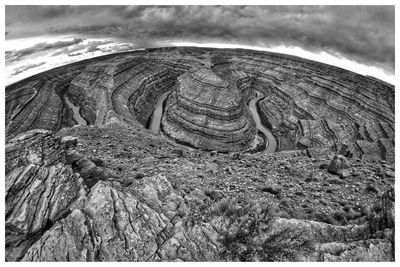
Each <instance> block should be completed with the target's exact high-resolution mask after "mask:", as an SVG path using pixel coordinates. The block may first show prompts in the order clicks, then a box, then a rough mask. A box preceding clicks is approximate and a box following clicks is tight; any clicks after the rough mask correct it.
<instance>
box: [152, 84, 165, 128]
mask: <svg viewBox="0 0 400 267" xmlns="http://www.w3.org/2000/svg"><path fill="white" fill-rule="evenodd" d="M169 93H170V91H167V92H165V93H164V94H162V95H161V96H160V97H159V98H158V100H157V103H156V106H155V107H154V111H153V115H152V118H151V123H150V129H151V131H152V132H153V133H154V134H159V133H160V125H161V118H162V115H163V103H164V101H165V99H166V98H167V96H168V95H169Z"/></svg>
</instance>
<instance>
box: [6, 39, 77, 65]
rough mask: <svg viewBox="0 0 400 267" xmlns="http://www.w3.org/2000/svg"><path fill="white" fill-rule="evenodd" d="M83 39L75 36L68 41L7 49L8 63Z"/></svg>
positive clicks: (62, 47)
mask: <svg viewBox="0 0 400 267" xmlns="http://www.w3.org/2000/svg"><path fill="white" fill-rule="evenodd" d="M82 41H83V40H82V39H81V38H75V39H73V40H68V41H57V42H53V43H38V44H36V45H34V46H31V47H28V48H24V49H20V50H12V51H6V63H11V62H15V61H19V60H21V59H23V58H25V57H28V56H30V55H33V54H35V53H40V52H46V53H47V52H49V51H50V50H54V49H60V48H61V49H64V48H66V47H68V46H71V45H74V44H79V43H80V42H82Z"/></svg>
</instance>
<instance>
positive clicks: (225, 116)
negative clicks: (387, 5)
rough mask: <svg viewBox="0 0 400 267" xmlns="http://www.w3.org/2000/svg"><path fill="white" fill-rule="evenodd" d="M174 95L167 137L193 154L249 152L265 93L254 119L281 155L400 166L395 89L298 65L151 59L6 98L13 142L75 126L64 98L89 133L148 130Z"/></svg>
mask: <svg viewBox="0 0 400 267" xmlns="http://www.w3.org/2000/svg"><path fill="white" fill-rule="evenodd" d="M226 86H228V87H226ZM169 91H171V94H170V97H169V98H168V100H167V103H168V105H167V108H166V112H164V115H163V119H162V124H163V127H164V129H165V133H166V134H167V135H168V136H170V137H172V138H174V139H175V140H178V141H181V142H186V143H188V144H190V145H192V146H193V145H194V146H197V147H201V148H203V149H206V150H210V151H212V150H220V151H245V150H247V149H249V147H250V146H251V145H250V144H251V143H252V141H253V140H254V139H255V138H256V133H257V131H256V130H255V127H254V126H253V125H254V122H253V120H252V118H251V116H250V115H251V114H250V113H249V111H248V109H247V108H246V105H247V101H249V99H250V98H251V97H254V91H258V92H260V93H262V94H263V95H264V96H265V97H264V98H263V99H261V100H260V101H259V102H258V103H257V111H258V113H259V115H260V118H261V121H262V123H263V125H265V127H266V128H268V129H270V131H271V132H272V134H273V136H274V137H275V139H276V140H277V143H278V147H277V150H278V151H283V150H293V149H300V150H304V149H311V150H312V149H319V150H321V149H328V150H330V151H332V152H334V153H339V151H341V150H342V149H343V148H344V147H345V148H346V156H348V157H357V158H364V159H367V160H369V159H384V160H386V161H388V162H393V161H394V129H395V123H394V87H393V86H391V85H389V84H386V83H383V82H382V83H381V82H379V81H378V80H376V79H373V78H370V77H364V76H362V75H358V74H355V73H352V72H350V71H346V70H344V69H340V68H336V67H333V66H329V65H325V64H322V63H318V62H314V61H310V60H305V59H301V58H298V57H294V56H288V55H282V54H274V53H267V52H258V51H250V50H242V49H210V48H191V47H180V48H160V49H147V50H144V51H135V52H127V53H120V54H115V55H107V56H103V57H99V58H93V59H89V60H85V61H81V62H78V63H74V64H70V65H67V66H63V67H59V68H56V69H53V70H51V71H48V72H45V73H42V74H38V75H35V76H33V77H30V78H28V79H25V80H23V81H20V82H18V83H15V84H13V85H10V86H8V87H7V88H6V131H7V138H11V137H13V136H15V135H16V134H18V133H21V132H24V131H27V130H31V129H38V128H41V129H48V130H53V131H57V130H59V129H61V128H63V127H69V126H72V125H74V124H76V121H75V120H74V117H73V110H72V109H71V108H70V107H69V106H68V104H67V103H66V101H65V97H68V98H69V100H70V101H71V102H72V103H73V104H75V105H77V106H79V108H80V109H79V113H80V115H81V116H82V118H83V119H84V120H85V121H86V122H87V123H88V124H89V125H104V124H107V123H110V122H123V123H127V124H129V125H134V126H135V127H148V126H149V121H150V120H151V117H152V112H153V109H154V105H155V103H156V102H157V99H158V98H159V97H160V96H161V95H162V94H164V93H166V92H169ZM217 92H218V93H217ZM198 93H202V94H204V95H202V96H199V95H196V94H198ZM230 101H231V102H230ZM180 111H183V112H180ZM210 140H214V141H210ZM239 140H240V141H239Z"/></svg>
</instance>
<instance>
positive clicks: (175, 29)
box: [6, 6, 394, 72]
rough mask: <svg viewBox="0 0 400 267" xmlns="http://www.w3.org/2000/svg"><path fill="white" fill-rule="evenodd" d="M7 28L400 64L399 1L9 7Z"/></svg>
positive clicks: (11, 34) (17, 32)
mask: <svg viewBox="0 0 400 267" xmlns="http://www.w3.org/2000/svg"><path fill="white" fill-rule="evenodd" d="M50 25H51V26H50ZM6 30H7V32H8V35H7V36H6V38H7V39H11V38H15V37H21V36H28V35H30V34H34V35H39V34H48V33H54V34H64V33H75V34H82V35H88V36H102V37H115V38H120V39H124V40H126V41H129V42H132V43H134V44H136V45H142V46H151V45H152V43H155V42H157V41H159V40H167V41H168V40H169V41H178V40H179V41H195V42H224V43H235V44H242V45H255V46H264V47H271V46H274V45H286V46H298V47H301V48H303V49H306V50H310V51H313V52H321V51H325V52H329V53H332V54H336V55H338V56H342V57H346V58H349V59H352V60H355V61H357V62H360V63H363V64H367V65H375V66H378V67H381V68H384V69H385V70H387V71H390V72H393V69H394V7H393V6H70V7H65V6H35V7H15V6H7V7H6Z"/></svg>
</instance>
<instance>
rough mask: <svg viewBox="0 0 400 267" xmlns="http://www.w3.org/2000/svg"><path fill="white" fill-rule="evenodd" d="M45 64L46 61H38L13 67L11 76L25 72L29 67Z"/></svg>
mask: <svg viewBox="0 0 400 267" xmlns="http://www.w3.org/2000/svg"><path fill="white" fill-rule="evenodd" d="M44 64H46V62H39V63H33V64H28V65H24V66H20V67H17V68H15V69H14V71H13V72H12V73H11V75H12V76H15V75H18V74H20V73H22V72H25V71H27V70H29V69H33V68H36V67H39V66H42V65H44Z"/></svg>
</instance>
